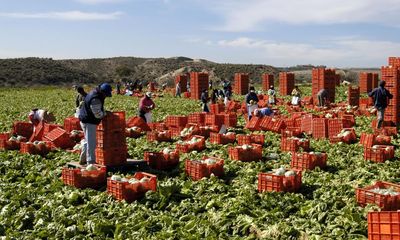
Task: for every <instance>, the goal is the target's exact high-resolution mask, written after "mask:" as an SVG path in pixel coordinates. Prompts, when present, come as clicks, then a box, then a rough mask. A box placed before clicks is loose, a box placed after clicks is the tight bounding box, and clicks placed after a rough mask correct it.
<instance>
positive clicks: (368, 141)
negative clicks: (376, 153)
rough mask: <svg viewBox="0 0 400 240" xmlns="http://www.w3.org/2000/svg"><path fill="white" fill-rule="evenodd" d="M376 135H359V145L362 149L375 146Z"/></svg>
mask: <svg viewBox="0 0 400 240" xmlns="http://www.w3.org/2000/svg"><path fill="white" fill-rule="evenodd" d="M375 137H376V134H372V133H361V136H360V144H361V145H363V146H364V147H372V146H373V145H374V144H375Z"/></svg>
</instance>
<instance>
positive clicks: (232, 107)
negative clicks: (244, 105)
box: [227, 101, 241, 113]
mask: <svg viewBox="0 0 400 240" xmlns="http://www.w3.org/2000/svg"><path fill="white" fill-rule="evenodd" d="M240 108H241V105H240V102H238V101H229V103H228V106H227V112H234V113H236V112H237V111H238V110H239V109H240Z"/></svg>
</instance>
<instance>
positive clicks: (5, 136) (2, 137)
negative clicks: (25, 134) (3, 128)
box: [0, 132, 11, 140]
mask: <svg viewBox="0 0 400 240" xmlns="http://www.w3.org/2000/svg"><path fill="white" fill-rule="evenodd" d="M10 137H11V134H10V133H8V132H6V133H0V140H8V139H10Z"/></svg>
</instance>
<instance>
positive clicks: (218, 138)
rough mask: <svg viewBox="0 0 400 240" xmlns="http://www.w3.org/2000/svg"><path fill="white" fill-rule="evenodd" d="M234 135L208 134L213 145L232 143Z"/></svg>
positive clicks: (234, 138)
mask: <svg viewBox="0 0 400 240" xmlns="http://www.w3.org/2000/svg"><path fill="white" fill-rule="evenodd" d="M235 140H236V135H235V134H234V133H233V134H221V133H213V132H212V133H210V143H214V144H223V145H224V144H229V143H234V142H235Z"/></svg>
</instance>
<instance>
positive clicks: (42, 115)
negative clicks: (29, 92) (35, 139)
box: [28, 108, 56, 128]
mask: <svg viewBox="0 0 400 240" xmlns="http://www.w3.org/2000/svg"><path fill="white" fill-rule="evenodd" d="M28 119H29V121H30V122H31V123H32V124H33V127H34V128H35V127H36V126H37V125H38V124H39V123H40V122H42V121H44V122H47V123H50V122H54V121H55V120H56V118H55V117H54V115H53V113H51V112H48V111H47V110H44V109H37V108H35V109H32V111H31V112H30V113H29V115H28Z"/></svg>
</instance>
